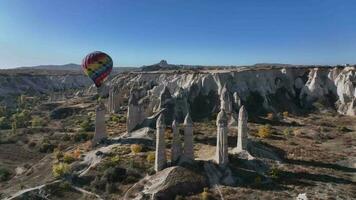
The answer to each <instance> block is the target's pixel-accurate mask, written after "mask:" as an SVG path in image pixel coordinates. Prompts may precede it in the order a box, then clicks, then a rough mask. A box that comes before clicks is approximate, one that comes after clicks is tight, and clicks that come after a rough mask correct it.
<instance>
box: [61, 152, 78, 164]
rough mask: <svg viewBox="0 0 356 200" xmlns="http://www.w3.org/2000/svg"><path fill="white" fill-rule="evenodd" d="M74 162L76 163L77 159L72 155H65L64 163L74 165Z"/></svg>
mask: <svg viewBox="0 0 356 200" xmlns="http://www.w3.org/2000/svg"><path fill="white" fill-rule="evenodd" d="M74 161H75V158H74V157H73V156H72V155H71V154H69V153H66V154H64V156H63V162H65V163H67V164H70V163H72V162H74Z"/></svg>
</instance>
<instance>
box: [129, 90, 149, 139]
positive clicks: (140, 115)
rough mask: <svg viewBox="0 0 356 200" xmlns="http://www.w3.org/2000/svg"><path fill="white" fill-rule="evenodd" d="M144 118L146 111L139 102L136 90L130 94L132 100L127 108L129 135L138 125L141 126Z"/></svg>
mask: <svg viewBox="0 0 356 200" xmlns="http://www.w3.org/2000/svg"><path fill="white" fill-rule="evenodd" d="M144 119H145V117H144V111H143V109H142V107H141V105H140V104H139V102H138V94H137V91H136V90H135V89H132V90H131V92H130V98H129V102H128V108H127V122H126V123H127V133H128V135H130V133H131V132H132V131H133V130H134V129H135V128H136V126H137V125H139V124H141V123H142V122H143V120H144Z"/></svg>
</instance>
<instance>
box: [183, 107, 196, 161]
mask: <svg viewBox="0 0 356 200" xmlns="http://www.w3.org/2000/svg"><path fill="white" fill-rule="evenodd" d="M183 153H184V157H185V158H188V159H191V160H194V147H193V121H192V118H191V117H190V114H189V113H188V114H187V116H185V119H184V151H183Z"/></svg>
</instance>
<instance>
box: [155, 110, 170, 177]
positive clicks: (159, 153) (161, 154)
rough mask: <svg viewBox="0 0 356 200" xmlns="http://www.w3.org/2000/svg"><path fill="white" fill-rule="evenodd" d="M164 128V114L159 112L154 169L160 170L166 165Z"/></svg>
mask: <svg viewBox="0 0 356 200" xmlns="http://www.w3.org/2000/svg"><path fill="white" fill-rule="evenodd" d="M165 129H166V125H165V121H164V116H163V114H161V115H160V116H159V117H158V119H157V122H156V154H155V166H154V168H155V171H160V170H162V169H164V168H165V167H166V164H167V160H166V142H165V138H164V132H165Z"/></svg>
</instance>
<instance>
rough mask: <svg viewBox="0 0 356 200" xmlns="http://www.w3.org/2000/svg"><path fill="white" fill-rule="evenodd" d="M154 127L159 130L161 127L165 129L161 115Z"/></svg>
mask: <svg viewBox="0 0 356 200" xmlns="http://www.w3.org/2000/svg"><path fill="white" fill-rule="evenodd" d="M156 127H157V128H161V127H166V124H165V121H164V115H163V113H161V114H160V115H159V117H158V119H157V122H156Z"/></svg>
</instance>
